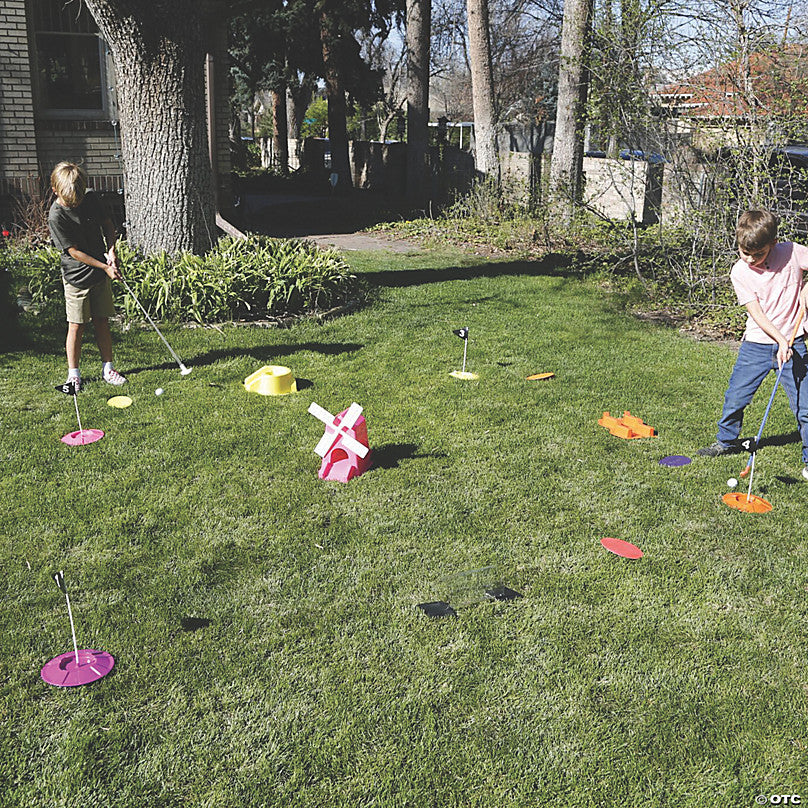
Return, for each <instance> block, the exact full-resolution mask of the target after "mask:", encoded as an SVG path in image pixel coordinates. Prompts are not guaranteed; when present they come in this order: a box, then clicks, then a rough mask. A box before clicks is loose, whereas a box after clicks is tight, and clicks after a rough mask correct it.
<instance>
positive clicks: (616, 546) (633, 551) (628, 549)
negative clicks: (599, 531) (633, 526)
mask: <svg viewBox="0 0 808 808" xmlns="http://www.w3.org/2000/svg"><path fill="white" fill-rule="evenodd" d="M600 543H601V544H602V545H603V546H604V547H605V548H606V549H607V550H608V551H609V552H610V553H614V554H615V555H619V556H622V557H623V558H642V550H640V548H639V547H637V546H636V545H635V544H632V543H631V542H628V541H623V540H622V539H612V538H609V537H607V538H605V539H601V540H600Z"/></svg>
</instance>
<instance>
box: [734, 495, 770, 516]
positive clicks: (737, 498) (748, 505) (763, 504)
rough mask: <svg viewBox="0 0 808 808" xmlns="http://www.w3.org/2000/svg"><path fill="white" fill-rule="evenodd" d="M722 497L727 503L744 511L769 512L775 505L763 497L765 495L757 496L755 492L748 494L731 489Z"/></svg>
mask: <svg viewBox="0 0 808 808" xmlns="http://www.w3.org/2000/svg"><path fill="white" fill-rule="evenodd" d="M721 499H723V500H724V504H725V505H729V507H730V508H735V509H736V510H739V511H743V512H744V513H768V512H769V511H770V510H772V508H773V507H774V506H773V505H772V504H771V502H769V501H768V500H766V499H763V497H757V496H755V495H754V494H752V495H751V496H747V495H746V494H744V493H742V492H739V491H730V492H729V493H728V494H724V496H723V497H721Z"/></svg>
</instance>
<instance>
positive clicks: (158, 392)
mask: <svg viewBox="0 0 808 808" xmlns="http://www.w3.org/2000/svg"><path fill="white" fill-rule="evenodd" d="M154 395H156V396H161V395H163V388H162V387H158V388H157V389H156V390H155V391H154Z"/></svg>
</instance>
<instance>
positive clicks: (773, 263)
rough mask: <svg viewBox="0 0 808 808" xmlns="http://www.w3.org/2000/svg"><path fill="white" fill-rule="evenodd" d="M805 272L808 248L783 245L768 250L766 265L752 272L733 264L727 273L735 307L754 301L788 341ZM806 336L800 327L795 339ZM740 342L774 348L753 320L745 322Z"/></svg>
mask: <svg viewBox="0 0 808 808" xmlns="http://www.w3.org/2000/svg"><path fill="white" fill-rule="evenodd" d="M807 269H808V247H804V246H803V245H802V244H795V243H794V242H793V241H783V242H781V243H778V244H775V245H774V247H772V248H771V250H770V252H769V255H768V256H767V258H766V265H765V267H763V268H761V269H753V268H752V267H750V266H749V264H747V263H746V261H742V260H741V261H736V262H735V264H734V265H733V267H732V272H731V273H730V279H731V280H732V285H733V287H734V288H735V294H736V295H737V296H738V303H740V304H741V306H745V305H746V304H747V303H751V302H752V301H753V300H757V301H758V302H759V303H760V307H761V308H762V309H763V313H764V314H765V315H766V316H767V317H768V318H769V319H770V320H771V321H772V323H774V325H775V326H777V328H778V329H779V331H780V333H781V334H783V335H784V336H785V337H786V338H787V339H788V338H789V337H790V336H791V332H792V331H793V330H794V323H795V322H796V320H797V313H798V311H799V307H800V291H801V290H802V273H803V270H807ZM804 333H805V326H804V325H802V326H800V329H799V330H798V331H797V336H798V337H799V336H800V335H802V334H804ZM743 338H744V339H745V340H746V341H747V342H762V343H764V344H766V345H774V344H775V340H773V339H772V338H771V337H770V336H769V335H768V334H767V333H766V332H765V331H764V330H763V329H762V328H761V327H760V326H759V325H758V324H757V323H756V322H755V321H754V320H753V319H752V316H751V315H750V316H748V317H747V318H746V331H744V334H743Z"/></svg>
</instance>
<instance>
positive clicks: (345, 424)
mask: <svg viewBox="0 0 808 808" xmlns="http://www.w3.org/2000/svg"><path fill="white" fill-rule="evenodd" d="M361 414H362V407H361V406H360V405H359V404H357V403H356V402H355V401H354V403H353V404H351V406H350V407H348V412H346V413H345V417H344V418H343V419H342V420H341V421H340V422H339V423H338V424H335V426H336V427H337V428H338V429H353V428H354V425H355V424H356V422H357V421H358V420H359V416H360V415H361Z"/></svg>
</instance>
